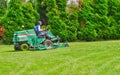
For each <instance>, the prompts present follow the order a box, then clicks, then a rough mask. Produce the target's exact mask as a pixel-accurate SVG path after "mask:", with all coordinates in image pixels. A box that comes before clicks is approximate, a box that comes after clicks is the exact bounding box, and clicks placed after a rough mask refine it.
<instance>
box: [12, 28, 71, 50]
mask: <svg viewBox="0 0 120 75" xmlns="http://www.w3.org/2000/svg"><path fill="white" fill-rule="evenodd" d="M46 32H47V34H48V35H49V37H48V36H46V35H38V34H37V33H36V31H35V29H29V30H23V31H16V32H15V33H14V37H13V42H14V49H15V50H16V51H19V50H23V51H24V50H47V49H54V48H62V47H68V46H69V45H68V42H67V41H66V42H65V43H60V38H59V36H54V35H53V34H52V32H50V31H46Z"/></svg>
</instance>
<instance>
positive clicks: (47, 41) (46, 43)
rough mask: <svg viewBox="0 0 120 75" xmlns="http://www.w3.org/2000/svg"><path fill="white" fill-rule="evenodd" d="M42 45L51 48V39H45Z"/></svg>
mask: <svg viewBox="0 0 120 75" xmlns="http://www.w3.org/2000/svg"><path fill="white" fill-rule="evenodd" d="M44 45H45V46H46V47H47V49H52V46H53V42H52V41H51V40H45V41H44Z"/></svg>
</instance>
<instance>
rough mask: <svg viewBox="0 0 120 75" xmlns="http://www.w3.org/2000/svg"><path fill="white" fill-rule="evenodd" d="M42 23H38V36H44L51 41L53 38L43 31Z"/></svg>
mask: <svg viewBox="0 0 120 75" xmlns="http://www.w3.org/2000/svg"><path fill="white" fill-rule="evenodd" d="M41 26H42V21H38V24H37V25H36V26H35V31H36V32H37V34H38V36H39V35H40V36H41V35H44V36H46V37H47V38H49V39H52V38H53V37H51V36H49V34H48V32H47V30H46V29H42V28H41Z"/></svg>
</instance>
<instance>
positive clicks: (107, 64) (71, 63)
mask: <svg viewBox="0 0 120 75" xmlns="http://www.w3.org/2000/svg"><path fill="white" fill-rule="evenodd" d="M69 44H70V47H68V48H58V49H54V50H44V51H14V49H13V45H0V75H120V40H114V41H97V42H71V43H69Z"/></svg>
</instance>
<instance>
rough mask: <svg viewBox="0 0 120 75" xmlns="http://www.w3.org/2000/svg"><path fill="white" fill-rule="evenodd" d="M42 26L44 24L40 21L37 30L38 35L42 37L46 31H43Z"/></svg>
mask: <svg viewBox="0 0 120 75" xmlns="http://www.w3.org/2000/svg"><path fill="white" fill-rule="evenodd" d="M41 25H42V22H41V21H38V24H37V25H36V26H35V30H36V32H37V34H38V35H42V34H43V33H42V31H44V29H41Z"/></svg>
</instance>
